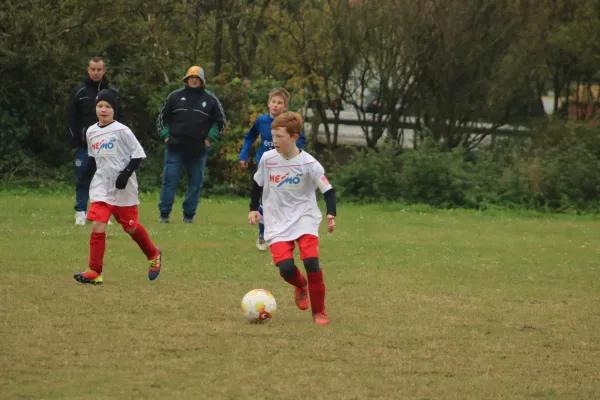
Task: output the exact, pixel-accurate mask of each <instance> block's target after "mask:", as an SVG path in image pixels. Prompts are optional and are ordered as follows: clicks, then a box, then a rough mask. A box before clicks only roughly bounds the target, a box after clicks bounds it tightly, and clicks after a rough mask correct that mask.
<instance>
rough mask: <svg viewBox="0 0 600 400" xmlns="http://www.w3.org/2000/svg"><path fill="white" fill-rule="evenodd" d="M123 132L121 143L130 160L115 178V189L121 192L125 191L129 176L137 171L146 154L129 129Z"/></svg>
mask: <svg viewBox="0 0 600 400" xmlns="http://www.w3.org/2000/svg"><path fill="white" fill-rule="evenodd" d="M123 132H124V137H123V141H124V142H125V146H126V147H127V149H128V150H129V153H130V157H131V158H130V159H129V163H128V164H127V166H126V167H125V168H124V169H123V170H122V171H121V172H119V176H117V182H116V185H115V187H116V188H117V189H121V190H122V189H125V187H126V186H127V182H129V178H130V177H131V175H133V173H134V172H135V170H136V169H138V167H139V166H140V164H141V162H142V160H143V159H144V158H146V152H145V151H144V148H143V147H142V145H141V144H140V142H139V141H138V140H137V138H136V137H135V135H134V134H133V132H132V131H131V130H130V129H125V130H124V131H123Z"/></svg>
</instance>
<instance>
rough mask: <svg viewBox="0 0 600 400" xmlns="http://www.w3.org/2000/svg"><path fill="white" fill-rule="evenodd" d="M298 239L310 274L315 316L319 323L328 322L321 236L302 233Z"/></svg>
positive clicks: (302, 256)
mask: <svg viewBox="0 0 600 400" xmlns="http://www.w3.org/2000/svg"><path fill="white" fill-rule="evenodd" d="M297 241H298V247H299V248H300V258H301V259H302V262H303V263H304V268H305V269H306V274H307V276H308V291H309V293H310V305H311V307H312V313H313V318H314V320H315V322H317V323H319V324H327V323H329V320H328V319H327V314H326V313H325V283H324V281H323V270H321V266H320V265H319V238H318V237H316V236H314V235H302V236H300V237H299V238H298V240H297Z"/></svg>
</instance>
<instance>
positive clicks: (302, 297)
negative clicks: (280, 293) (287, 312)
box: [294, 285, 310, 310]
mask: <svg viewBox="0 0 600 400" xmlns="http://www.w3.org/2000/svg"><path fill="white" fill-rule="evenodd" d="M294 300H295V301H296V305H297V306H298V308H299V309H301V310H308V307H309V306H310V304H309V301H308V285H304V286H303V287H301V288H299V287H297V288H296V296H295V297H294Z"/></svg>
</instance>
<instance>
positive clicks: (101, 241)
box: [89, 232, 106, 274]
mask: <svg viewBox="0 0 600 400" xmlns="http://www.w3.org/2000/svg"><path fill="white" fill-rule="evenodd" d="M105 249H106V232H99V233H98V232H92V236H91V237H90V263H89V266H90V269H91V270H92V271H96V272H97V273H99V274H101V273H102V265H103V264H104V250H105Z"/></svg>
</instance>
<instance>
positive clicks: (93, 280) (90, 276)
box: [73, 270, 102, 285]
mask: <svg viewBox="0 0 600 400" xmlns="http://www.w3.org/2000/svg"><path fill="white" fill-rule="evenodd" d="M73 278H75V280H76V281H77V282H81V283H89V284H91V285H102V275H100V274H99V273H97V272H96V271H92V270H87V271H85V272H79V273H77V274H75V275H73Z"/></svg>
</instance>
